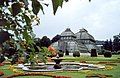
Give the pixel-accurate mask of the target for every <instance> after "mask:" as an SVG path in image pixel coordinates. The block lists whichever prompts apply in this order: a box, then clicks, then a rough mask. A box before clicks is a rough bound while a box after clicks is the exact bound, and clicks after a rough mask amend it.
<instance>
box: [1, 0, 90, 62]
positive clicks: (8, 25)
mask: <svg viewBox="0 0 120 78" xmlns="http://www.w3.org/2000/svg"><path fill="white" fill-rule="evenodd" d="M43 1H44V0H0V30H1V31H4V32H8V33H12V34H13V35H14V37H11V38H10V39H12V41H13V42H14V43H15V44H16V46H20V47H18V48H17V49H19V50H20V52H21V51H22V52H24V51H25V50H24V47H23V46H21V43H22V42H23V41H25V42H26V44H27V46H28V47H29V48H30V49H31V53H30V58H31V59H30V60H32V61H33V57H34V56H35V49H34V45H35V42H34V37H35V36H34V33H33V30H32V27H33V26H35V25H39V24H40V18H39V17H38V13H39V11H42V12H43V14H44V10H43V6H44V5H46V6H48V4H45V3H44V2H43ZM51 1H52V5H53V14H54V15H55V13H56V11H57V9H58V7H59V6H60V7H62V5H63V2H64V0H51ZM65 1H66V2H67V1H68V0H65ZM89 1H91V0H89ZM35 22H36V23H35ZM2 38H3V37H2V35H0V39H2ZM5 38H7V39H6V40H9V36H8V35H5ZM16 39H17V41H16ZM2 40H3V39H2ZM6 40H3V41H2V42H1V44H3V43H4V42H5V41H6ZM39 50H40V51H44V50H41V49H39Z"/></svg>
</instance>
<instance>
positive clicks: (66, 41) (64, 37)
mask: <svg viewBox="0 0 120 78" xmlns="http://www.w3.org/2000/svg"><path fill="white" fill-rule="evenodd" d="M60 35H61V39H60V40H59V41H58V42H56V43H54V44H53V46H54V47H55V48H56V49H58V50H62V51H64V52H66V51H69V53H73V52H75V51H79V52H80V53H88V52H90V51H91V49H96V48H97V47H96V45H95V39H94V37H93V36H92V35H90V34H89V33H88V31H87V30H86V29H80V31H79V32H77V33H73V32H72V31H71V29H70V28H67V29H66V30H65V31H63V32H62V33H61V34H60Z"/></svg>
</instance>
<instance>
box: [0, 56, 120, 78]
mask: <svg viewBox="0 0 120 78" xmlns="http://www.w3.org/2000/svg"><path fill="white" fill-rule="evenodd" d="M118 58H120V55H113V56H112V57H111V58H105V57H103V56H98V57H90V56H85V55H84V56H80V57H70V56H65V57H64V59H65V60H63V61H74V62H81V61H86V62H87V63H94V64H98V63H99V62H109V63H110V65H109V64H104V63H103V64H101V65H105V66H112V67H113V69H111V70H102V69H101V70H80V71H56V72H52V73H54V74H55V75H62V76H70V77H72V78H85V77H86V75H88V74H106V75H112V78H119V77H120V74H119V72H120V59H118ZM6 68H8V65H5V66H1V67H0V71H3V72H4V73H5V75H11V74H13V72H12V71H11V70H8V69H6ZM32 77H34V78H51V77H46V76H24V77H17V78H32Z"/></svg>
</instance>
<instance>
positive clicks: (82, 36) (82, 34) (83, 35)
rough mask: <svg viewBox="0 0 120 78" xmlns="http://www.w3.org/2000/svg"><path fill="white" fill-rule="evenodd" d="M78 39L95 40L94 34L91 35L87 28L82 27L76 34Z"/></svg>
mask: <svg viewBox="0 0 120 78" xmlns="http://www.w3.org/2000/svg"><path fill="white" fill-rule="evenodd" d="M75 35H76V37H77V39H91V40H95V39H94V37H93V36H92V35H90V34H89V33H88V31H87V30H86V29H84V28H83V29H80V31H79V32H77V33H76V34H75Z"/></svg>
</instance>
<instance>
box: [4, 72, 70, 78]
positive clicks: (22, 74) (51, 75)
mask: <svg viewBox="0 0 120 78" xmlns="http://www.w3.org/2000/svg"><path fill="white" fill-rule="evenodd" d="M19 76H48V77H53V78H71V77H66V76H57V75H54V74H52V73H45V72H27V73H16V74H13V75H9V76H5V77H2V78H13V77H19Z"/></svg>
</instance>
